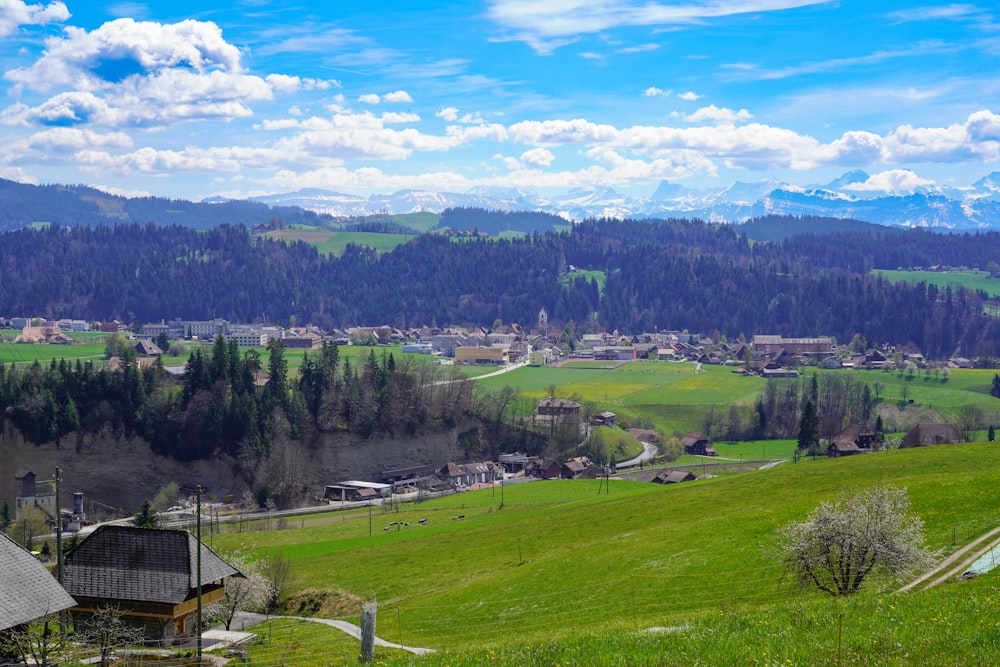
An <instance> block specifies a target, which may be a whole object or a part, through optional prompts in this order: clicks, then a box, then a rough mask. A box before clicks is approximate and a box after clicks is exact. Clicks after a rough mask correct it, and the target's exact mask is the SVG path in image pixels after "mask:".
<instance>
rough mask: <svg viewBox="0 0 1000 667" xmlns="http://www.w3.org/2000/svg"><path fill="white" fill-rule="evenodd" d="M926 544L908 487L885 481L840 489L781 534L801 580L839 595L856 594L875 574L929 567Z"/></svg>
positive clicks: (891, 576) (900, 574)
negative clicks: (868, 486)
mask: <svg viewBox="0 0 1000 667" xmlns="http://www.w3.org/2000/svg"><path fill="white" fill-rule="evenodd" d="M923 543H924V535H923V521H921V520H920V518H919V517H918V516H916V515H915V514H913V513H911V512H910V500H909V497H908V496H907V495H906V490H905V489H899V488H896V487H892V486H881V485H880V486H876V487H874V488H872V489H869V490H866V491H854V492H842V493H841V495H840V496H838V497H837V499H836V500H834V501H833V502H823V503H821V504H820V506H819V507H817V508H816V509H815V510H813V512H812V513H811V514H810V515H809V517H808V518H807V519H806V520H805V521H802V522H795V523H792V524H789V525H787V526H785V527H784V528H783V529H782V530H781V532H780V553H781V555H782V558H783V560H784V562H785V564H786V565H787V566H788V568H789V570H790V571H791V573H792V574H794V575H795V577H796V578H797V579H798V581H799V583H800V584H801V585H802V586H804V587H809V586H816V587H817V588H819V589H820V590H822V591H826V592H827V593H829V594H831V595H835V596H836V595H850V594H852V593H856V592H857V591H858V589H859V588H861V585H862V584H863V583H864V582H865V581H866V580H867V579H868V578H869V577H871V576H875V577H881V578H884V579H886V580H890V581H892V580H898V579H901V578H904V577H907V576H910V575H912V574H914V573H916V572H919V571H921V570H923V569H926V568H927V567H929V566H930V565H931V564H932V563H933V561H934V557H933V554H932V553H931V552H930V551H928V550H927V549H926V548H925V547H924V546H923Z"/></svg>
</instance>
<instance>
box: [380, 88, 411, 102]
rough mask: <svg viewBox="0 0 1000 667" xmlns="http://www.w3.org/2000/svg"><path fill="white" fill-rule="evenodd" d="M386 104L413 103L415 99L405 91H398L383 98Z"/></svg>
mask: <svg viewBox="0 0 1000 667" xmlns="http://www.w3.org/2000/svg"><path fill="white" fill-rule="evenodd" d="M382 99H384V100H385V101H386V102H412V101H413V98H412V97H410V94H409V93H408V92H406V91H405V90H397V91H394V92H391V93H386V94H385V95H383V96H382Z"/></svg>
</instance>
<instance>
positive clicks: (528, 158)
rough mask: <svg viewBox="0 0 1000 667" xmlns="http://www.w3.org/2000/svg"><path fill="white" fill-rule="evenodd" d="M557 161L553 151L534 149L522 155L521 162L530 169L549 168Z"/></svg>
mask: <svg viewBox="0 0 1000 667" xmlns="http://www.w3.org/2000/svg"><path fill="white" fill-rule="evenodd" d="M555 159H556V156H555V155H553V154H552V151H549V150H547V149H545V148H532V149H531V150H527V151H524V153H522V154H521V162H522V163H524V164H526V165H528V166H529V167H536V168H541V167H548V166H549V165H551V164H552V161H553V160H555Z"/></svg>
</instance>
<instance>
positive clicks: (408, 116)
mask: <svg viewBox="0 0 1000 667" xmlns="http://www.w3.org/2000/svg"><path fill="white" fill-rule="evenodd" d="M419 121H420V116H418V115H417V114H415V113H409V112H405V113H404V112H396V111H387V112H385V113H384V114H382V122H383V123H417V122H419Z"/></svg>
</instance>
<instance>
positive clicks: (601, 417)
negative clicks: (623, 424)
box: [590, 411, 615, 427]
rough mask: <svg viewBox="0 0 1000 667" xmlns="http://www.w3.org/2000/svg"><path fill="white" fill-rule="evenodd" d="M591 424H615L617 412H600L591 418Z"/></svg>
mask: <svg viewBox="0 0 1000 667" xmlns="http://www.w3.org/2000/svg"><path fill="white" fill-rule="evenodd" d="M590 425H591V426H612V427H613V426H614V425H615V413H613V412H607V411H605V412H598V413H597V414H596V415H594V416H593V417H591V418H590Z"/></svg>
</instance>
